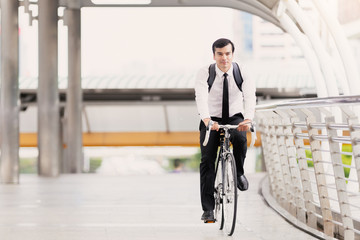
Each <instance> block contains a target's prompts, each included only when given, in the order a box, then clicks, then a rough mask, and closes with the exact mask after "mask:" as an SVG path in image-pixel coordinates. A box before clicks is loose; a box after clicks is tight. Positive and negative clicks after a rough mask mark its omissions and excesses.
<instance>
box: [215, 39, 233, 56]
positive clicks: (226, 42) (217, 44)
mask: <svg viewBox="0 0 360 240" xmlns="http://www.w3.org/2000/svg"><path fill="white" fill-rule="evenodd" d="M229 44H231V46H232V52H233V53H234V51H235V46H234V43H233V42H232V41H230V40H229V39H226V38H220V39H218V40H216V41H215V42H214V43H213V45H212V50H213V53H214V54H215V48H223V47H225V46H227V45H229Z"/></svg>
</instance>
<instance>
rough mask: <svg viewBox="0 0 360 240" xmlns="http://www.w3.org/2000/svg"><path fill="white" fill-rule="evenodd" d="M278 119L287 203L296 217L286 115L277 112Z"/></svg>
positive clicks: (280, 153) (289, 209)
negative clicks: (286, 133) (286, 136)
mask: <svg viewBox="0 0 360 240" xmlns="http://www.w3.org/2000/svg"><path fill="white" fill-rule="evenodd" d="M276 112H277V114H279V115H278V118H277V119H276V121H277V123H278V126H277V130H276V138H277V144H278V149H279V158H280V163H281V170H282V173H283V179H284V185H285V191H286V199H287V201H286V203H287V206H288V211H289V212H290V213H291V214H292V215H293V216H296V205H295V201H294V195H295V194H294V192H295V191H294V185H293V182H292V179H291V173H290V166H289V161H288V155H287V150H286V145H285V136H284V125H286V120H285V119H284V117H286V116H284V114H283V113H282V112H281V111H276Z"/></svg>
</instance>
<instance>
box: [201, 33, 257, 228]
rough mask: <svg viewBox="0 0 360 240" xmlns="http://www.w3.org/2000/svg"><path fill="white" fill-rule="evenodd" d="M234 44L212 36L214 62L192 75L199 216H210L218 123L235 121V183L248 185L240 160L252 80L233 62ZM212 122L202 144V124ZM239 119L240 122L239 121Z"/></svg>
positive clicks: (209, 218) (250, 108) (243, 153)
mask: <svg viewBox="0 0 360 240" xmlns="http://www.w3.org/2000/svg"><path fill="white" fill-rule="evenodd" d="M234 50H235V47H234V44H233V43H232V42H231V41H230V40H229V39H225V38H221V39H218V40H216V41H215V42H214V43H213V45H212V51H213V55H214V60H215V62H216V64H213V65H210V67H209V66H206V67H204V68H202V69H200V71H199V72H198V74H197V76H196V84H195V95H196V104H197V109H198V112H199V115H200V118H201V121H200V127H199V130H200V146H201V163H200V192H201V204H202V209H203V211H204V213H203V215H202V217H201V220H204V221H205V222H212V221H215V219H214V211H213V210H214V207H215V200H214V180H215V160H216V156H217V150H218V146H219V144H220V133H219V131H218V130H219V126H218V123H221V124H231V125H238V126H239V127H238V128H237V131H236V130H235V131H232V132H231V138H230V140H231V143H232V144H233V153H234V157H235V161H236V169H237V183H238V188H239V189H240V190H241V191H245V190H247V189H248V185H249V184H248V181H247V179H246V177H245V175H244V168H243V166H244V160H245V156H246V151H247V140H246V131H248V130H249V127H250V124H244V123H251V122H252V119H253V118H254V113H255V105H256V96H255V91H256V88H255V82H254V80H252V79H250V78H248V76H247V75H246V72H245V71H244V69H243V67H241V68H240V69H239V68H238V65H237V64H236V63H233V57H234ZM212 78H213V79H212ZM210 120H213V121H214V125H213V126H212V130H215V131H211V133H210V138H209V142H208V144H207V145H206V146H203V142H204V139H205V134H206V127H207V125H208V124H209V121H210ZM240 123H242V124H240Z"/></svg>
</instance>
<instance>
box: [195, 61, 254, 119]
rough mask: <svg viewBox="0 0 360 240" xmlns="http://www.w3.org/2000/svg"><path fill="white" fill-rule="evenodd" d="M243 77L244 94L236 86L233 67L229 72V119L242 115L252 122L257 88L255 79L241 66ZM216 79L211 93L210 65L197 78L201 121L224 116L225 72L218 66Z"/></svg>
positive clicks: (197, 99) (198, 106)
mask: <svg viewBox="0 0 360 240" xmlns="http://www.w3.org/2000/svg"><path fill="white" fill-rule="evenodd" d="M239 67H240V71H241V75H242V77H243V80H244V81H243V83H242V92H241V91H240V90H239V88H238V86H237V85H236V82H235V79H234V75H233V66H232V65H231V68H230V69H229V70H228V71H227V74H228V76H227V79H228V82H229V117H232V116H234V115H235V114H237V113H242V114H243V116H244V119H250V120H252V119H253V118H254V114H255V105H256V95H255V91H256V87H255V82H254V80H253V79H251V78H250V76H249V74H248V73H246V69H245V68H244V67H243V66H240V65H239ZM215 70H216V77H215V80H214V83H213V85H212V87H211V89H210V92H209V90H208V89H209V86H208V83H207V80H208V78H209V65H208V66H205V67H203V68H201V69H200V70H199V72H198V74H197V76H196V83H195V100H196V105H197V109H198V112H199V115H200V118H201V119H205V118H210V117H218V118H221V116H222V95H223V81H224V76H223V75H224V72H222V71H221V70H220V69H219V68H218V66H217V65H216V67H215Z"/></svg>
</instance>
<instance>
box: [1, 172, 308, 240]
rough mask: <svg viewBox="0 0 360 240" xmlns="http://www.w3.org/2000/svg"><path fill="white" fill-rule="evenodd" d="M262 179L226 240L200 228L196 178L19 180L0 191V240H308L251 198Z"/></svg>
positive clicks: (243, 197) (242, 201)
mask: <svg viewBox="0 0 360 240" xmlns="http://www.w3.org/2000/svg"><path fill="white" fill-rule="evenodd" d="M263 176H264V174H251V175H248V176H247V177H248V179H249V181H250V189H249V190H248V191H247V192H240V196H239V208H238V220H237V226H236V230H235V233H234V235H233V237H232V238H231V237H228V236H226V234H225V233H224V232H223V231H220V230H218V225H217V224H204V223H202V222H201V221H200V217H201V214H202V211H201V206H200V197H199V174H198V173H180V174H170V173H169V174H161V175H152V176H149V175H141V176H103V175H97V174H79V175H61V176H60V177H59V178H54V179H52V178H43V177H38V176H37V175H21V178H20V181H21V183H20V184H19V185H0V239H1V240H24V239H26V240H57V239H66V240H82V239H86V240H95V239H96V240H120V239H125V240H126V239H130V240H132V239H135V240H136V239H143V240H147V239H156V240H162V239H167V240H172V239H175V240H176V239H186V240H192V239H194V240H195V239H201V240H212V239H214V240H215V239H216V240H218V239H245V240H253V239H254V240H255V239H276V240H280V239H293V240H296V239H299V240H300V239H301V240H304V239H315V238H313V237H312V236H310V235H308V234H306V233H304V232H302V231H301V230H299V229H297V228H295V227H294V226H292V225H290V224H289V223H288V222H286V221H285V220H284V219H283V218H282V217H280V216H279V215H278V214H277V213H276V212H274V211H273V210H272V209H271V208H269V207H268V206H267V205H266V204H265V203H264V201H263V199H262V197H261V196H260V195H259V194H258V193H257V192H258V184H259V182H260V180H261V178H262V177H263Z"/></svg>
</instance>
